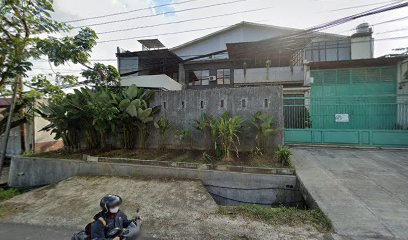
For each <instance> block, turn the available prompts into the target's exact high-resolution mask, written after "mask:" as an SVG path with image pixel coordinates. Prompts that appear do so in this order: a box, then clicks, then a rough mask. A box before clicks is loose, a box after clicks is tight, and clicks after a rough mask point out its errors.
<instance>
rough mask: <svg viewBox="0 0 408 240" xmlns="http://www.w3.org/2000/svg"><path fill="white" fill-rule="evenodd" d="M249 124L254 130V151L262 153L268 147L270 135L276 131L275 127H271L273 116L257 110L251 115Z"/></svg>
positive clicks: (258, 153)
mask: <svg viewBox="0 0 408 240" xmlns="http://www.w3.org/2000/svg"><path fill="white" fill-rule="evenodd" d="M251 126H252V128H253V129H254V130H255V132H256V135H255V143H256V147H255V149H254V153H255V154H256V155H262V153H264V152H265V151H266V149H268V143H269V142H270V137H271V136H272V135H273V134H274V133H276V129H275V128H274V127H273V118H272V116H270V115H268V114H267V113H266V112H257V113H255V114H254V115H253V116H252V119H251Z"/></svg>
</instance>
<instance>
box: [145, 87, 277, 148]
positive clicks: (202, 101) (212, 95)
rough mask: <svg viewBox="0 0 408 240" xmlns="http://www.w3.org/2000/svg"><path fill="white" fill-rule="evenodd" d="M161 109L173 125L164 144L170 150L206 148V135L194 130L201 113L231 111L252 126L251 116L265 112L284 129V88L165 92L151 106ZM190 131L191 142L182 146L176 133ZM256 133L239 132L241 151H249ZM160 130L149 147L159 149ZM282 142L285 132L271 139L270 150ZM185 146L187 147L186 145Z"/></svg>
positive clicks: (248, 131)
mask: <svg viewBox="0 0 408 240" xmlns="http://www.w3.org/2000/svg"><path fill="white" fill-rule="evenodd" d="M157 105H160V106H161V111H160V114H159V116H158V117H157V119H158V118H160V117H164V118H166V119H168V120H169V121H170V122H171V123H172V128H173V129H172V132H171V133H170V134H168V137H167V139H166V141H165V144H166V146H167V147H168V148H186V147H192V148H195V149H203V148H205V147H206V146H208V144H206V143H205V141H204V138H203V135H202V134H201V133H200V132H198V131H197V130H195V121H196V120H198V119H199V118H200V116H201V114H203V113H206V114H211V115H213V116H217V117H218V116H221V115H222V114H223V113H224V112H229V113H230V114H231V115H232V116H235V115H238V116H241V117H242V118H243V119H245V120H247V121H246V125H247V126H250V118H251V116H252V115H253V114H254V113H256V112H258V111H263V112H266V113H268V114H269V115H271V116H272V117H273V120H274V127H275V128H277V129H283V128H284V120H283V119H284V118H283V90H282V86H281V85H276V86H262V87H241V88H227V87H224V88H213V89H200V90H192V89H189V90H183V91H164V92H158V93H156V95H155V98H154V100H153V102H152V103H151V106H157ZM176 129H179V130H191V131H192V132H193V136H192V138H191V142H190V143H180V142H178V141H176V140H175V138H174V133H175V130H176ZM254 132H255V131H254V130H253V129H250V128H249V127H247V128H245V129H243V131H242V132H241V133H240V143H241V144H240V146H239V149H240V150H245V151H250V150H252V149H253V147H254V144H255V134H254ZM157 138H158V135H157V131H153V132H152V134H151V137H150V139H149V144H148V145H149V146H157V143H158V140H157ZM282 143H283V133H282V131H279V132H278V133H277V134H275V135H274V136H273V137H272V138H271V142H270V147H273V146H276V145H280V144H282ZM183 144H185V146H183Z"/></svg>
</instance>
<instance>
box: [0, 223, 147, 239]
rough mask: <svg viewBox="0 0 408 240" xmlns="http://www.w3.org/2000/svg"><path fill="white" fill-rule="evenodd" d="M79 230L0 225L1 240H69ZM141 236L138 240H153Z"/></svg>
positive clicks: (10, 224) (14, 224)
mask: <svg viewBox="0 0 408 240" xmlns="http://www.w3.org/2000/svg"><path fill="white" fill-rule="evenodd" d="M78 231H80V229H79V230H78V229H68V228H58V227H48V226H35V225H28V224H17V223H0V239H1V240H29V239H30V240H31V239H32V240H64V239H67V240H70V239H71V237H72V235H73V233H75V232H78ZM153 239H154V238H152V237H149V236H143V238H141V239H140V240H153Z"/></svg>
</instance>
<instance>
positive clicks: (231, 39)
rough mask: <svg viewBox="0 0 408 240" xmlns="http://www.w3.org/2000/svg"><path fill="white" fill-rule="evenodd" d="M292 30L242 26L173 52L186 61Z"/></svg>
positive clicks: (225, 56)
mask: <svg viewBox="0 0 408 240" xmlns="http://www.w3.org/2000/svg"><path fill="white" fill-rule="evenodd" d="M289 32H290V30H285V29H279V28H276V29H269V28H265V27H257V26H251V25H242V26H239V27H236V28H234V29H231V30H230V31H226V32H222V33H220V34H217V35H214V36H211V37H209V38H207V39H204V40H201V41H197V42H195V43H193V44H190V45H187V46H185V47H181V48H179V49H173V50H172V51H173V52H174V53H176V54H177V55H178V56H182V58H184V59H186V58H189V57H183V56H189V55H203V54H208V53H212V52H216V51H221V50H225V49H227V45H226V44H227V43H238V42H253V41H259V40H263V39H267V38H272V37H277V36H280V35H283V34H288V33H289ZM215 58H227V55H223V56H215Z"/></svg>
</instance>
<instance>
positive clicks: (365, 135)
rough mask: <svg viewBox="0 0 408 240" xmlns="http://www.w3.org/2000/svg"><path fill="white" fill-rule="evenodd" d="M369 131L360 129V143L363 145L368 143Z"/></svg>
mask: <svg viewBox="0 0 408 240" xmlns="http://www.w3.org/2000/svg"><path fill="white" fill-rule="evenodd" d="M370 139H371V132H370V131H360V143H361V144H363V145H370V144H371V142H370Z"/></svg>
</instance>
